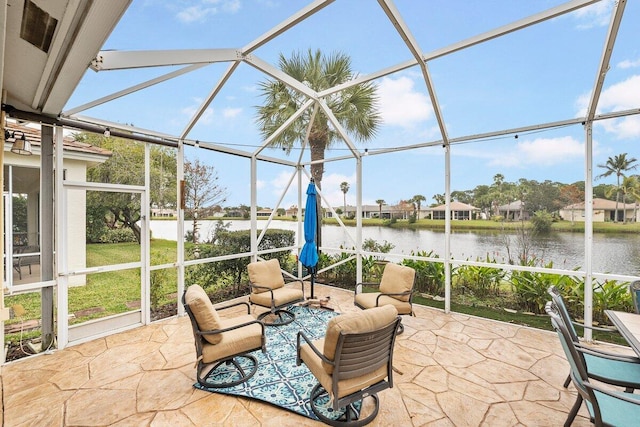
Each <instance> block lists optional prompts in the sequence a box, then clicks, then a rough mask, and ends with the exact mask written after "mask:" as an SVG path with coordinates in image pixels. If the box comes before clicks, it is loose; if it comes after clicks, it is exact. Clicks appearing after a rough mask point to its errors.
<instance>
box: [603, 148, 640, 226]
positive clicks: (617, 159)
mask: <svg viewBox="0 0 640 427" xmlns="http://www.w3.org/2000/svg"><path fill="white" fill-rule="evenodd" d="M637 161H638V160H637V159H636V158H635V157H631V158H630V159H627V153H622V154H619V155H616V156H613V158H611V157H609V158H608V159H607V163H605V164H600V165H598V167H599V168H603V169H606V172H603V173H602V174H600V175H598V176H597V177H596V179H598V178H606V177H608V176H610V175H613V174H615V175H616V179H617V183H616V211H615V214H614V218H613V222H618V203H619V201H620V177H621V176H624V172H626V171H628V170H632V169H636V168H637V167H638V165H635V164H634V163H635V162H637Z"/></svg>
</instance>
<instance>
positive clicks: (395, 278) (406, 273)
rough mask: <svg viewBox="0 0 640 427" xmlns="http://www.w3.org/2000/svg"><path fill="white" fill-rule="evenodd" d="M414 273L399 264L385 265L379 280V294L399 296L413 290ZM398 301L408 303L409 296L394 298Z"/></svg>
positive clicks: (412, 270)
mask: <svg viewBox="0 0 640 427" xmlns="http://www.w3.org/2000/svg"><path fill="white" fill-rule="evenodd" d="M415 276H416V271H415V270H414V269H413V268H411V267H407V266H404V265H400V264H394V263H389V264H387V265H385V267H384V272H383V273H382V280H380V292H382V293H383V294H399V293H402V292H408V291H411V290H412V289H413V282H414V281H415ZM393 298H395V299H398V300H400V301H409V295H404V296H394V297H393Z"/></svg>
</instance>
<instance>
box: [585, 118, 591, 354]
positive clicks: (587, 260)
mask: <svg viewBox="0 0 640 427" xmlns="http://www.w3.org/2000/svg"><path fill="white" fill-rule="evenodd" d="M592 127H593V122H587V123H586V124H585V144H584V151H585V153H584V159H585V165H584V166H585V173H584V196H585V197H584V268H585V271H586V272H587V274H586V276H585V277H584V324H585V325H587V326H591V324H592V322H593V272H592V268H593V246H592V245H593V140H592V136H593V135H592ZM584 339H585V340H586V341H591V340H592V339H593V334H592V331H591V329H589V328H584Z"/></svg>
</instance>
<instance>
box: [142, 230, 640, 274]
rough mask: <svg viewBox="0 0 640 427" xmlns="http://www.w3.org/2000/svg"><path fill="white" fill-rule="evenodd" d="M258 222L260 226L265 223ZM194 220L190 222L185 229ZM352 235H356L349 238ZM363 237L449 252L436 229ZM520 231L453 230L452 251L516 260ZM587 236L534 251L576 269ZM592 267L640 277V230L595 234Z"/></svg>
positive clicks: (546, 241) (340, 243) (335, 233)
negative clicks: (505, 232)
mask: <svg viewBox="0 0 640 427" xmlns="http://www.w3.org/2000/svg"><path fill="white" fill-rule="evenodd" d="M216 222H217V221H201V222H200V230H201V235H202V236H208V235H210V233H211V232H212V231H213V230H214V228H215V224H216ZM228 222H230V223H231V226H230V228H229V229H230V230H246V229H248V228H249V227H250V222H249V221H228ZM263 226H264V225H263V223H262V222H259V223H258V227H259V229H260V228H261V227H263ZM190 227H191V224H190V223H188V222H185V229H187V230H188V229H190ZM271 227H272V228H281V229H285V230H293V231H295V230H297V227H298V225H297V223H295V222H291V221H272V223H271ZM151 230H152V233H153V236H154V237H157V238H161V239H169V240H176V223H175V222H174V221H151ZM322 233H323V234H322V244H323V246H325V247H329V248H339V247H346V248H351V247H353V246H354V243H353V240H352V238H354V239H355V235H356V233H355V228H353V227H349V228H348V229H347V230H345V229H343V228H342V227H339V226H331V225H325V226H323V227H322ZM349 236H351V237H349ZM362 237H363V240H364V239H373V240H375V241H377V242H378V243H384V241H387V242H389V243H392V244H393V245H395V247H394V249H393V252H394V253H400V254H407V255H409V254H410V253H411V252H412V251H413V252H417V251H426V252H430V251H433V252H434V253H435V254H438V256H440V257H443V254H444V232H439V231H432V230H413V229H395V228H389V227H363V228H362ZM517 240H518V239H517V237H516V234H511V233H509V234H503V233H501V232H495V231H484V230H474V231H461V232H452V234H451V252H452V254H453V256H454V257H455V258H457V259H471V260H475V259H477V258H481V259H485V258H486V257H487V255H489V258H492V259H494V258H495V259H496V260H497V261H498V262H506V260H507V259H508V258H509V254H511V258H517V254H518V252H519V251H520V249H519V248H520V247H521V245H519V244H518V242H517ZM583 248H584V235H583V234H581V233H561V232H557V233H552V234H549V235H545V236H536V237H534V238H533V239H532V241H531V248H530V254H531V255H535V256H536V258H537V259H540V260H542V261H543V262H544V263H548V262H553V266H554V267H555V268H561V269H568V270H571V269H574V268H576V267H583V266H584V264H585V262H584V249H583ZM593 271H594V272H598V273H613V274H626V275H638V274H640V236H639V235H638V234H611V233H606V234H604V233H597V234H594V236H593Z"/></svg>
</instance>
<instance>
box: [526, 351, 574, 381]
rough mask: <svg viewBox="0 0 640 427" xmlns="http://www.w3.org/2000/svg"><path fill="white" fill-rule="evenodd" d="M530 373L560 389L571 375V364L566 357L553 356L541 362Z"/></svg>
mask: <svg viewBox="0 0 640 427" xmlns="http://www.w3.org/2000/svg"><path fill="white" fill-rule="evenodd" d="M528 371H529V372H531V373H532V374H533V375H536V376H537V377H539V378H540V379H543V380H545V381H546V382H547V383H549V384H551V385H552V386H554V387H556V388H558V389H560V388H562V384H563V383H564V381H565V380H566V379H567V376H568V375H569V362H568V361H567V359H565V358H564V357H559V356H555V355H553V356H549V357H546V358H544V359H541V360H539V361H538V362H536V363H535V364H534V365H533V366H531V367H529V369H528Z"/></svg>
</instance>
